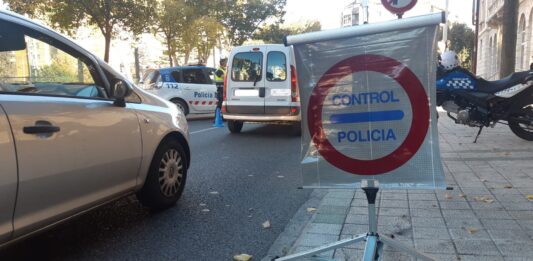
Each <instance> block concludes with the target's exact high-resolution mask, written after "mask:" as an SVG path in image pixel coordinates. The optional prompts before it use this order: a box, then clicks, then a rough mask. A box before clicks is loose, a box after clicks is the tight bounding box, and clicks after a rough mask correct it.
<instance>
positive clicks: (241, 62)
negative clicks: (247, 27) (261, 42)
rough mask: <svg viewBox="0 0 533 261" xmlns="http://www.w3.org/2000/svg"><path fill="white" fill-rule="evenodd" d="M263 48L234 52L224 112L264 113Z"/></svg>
mask: <svg viewBox="0 0 533 261" xmlns="http://www.w3.org/2000/svg"><path fill="white" fill-rule="evenodd" d="M264 49H265V48H264V47H250V50H249V51H245V50H243V51H241V52H236V53H235V54H234V55H233V57H232V60H231V64H230V65H229V68H228V69H229V72H228V73H229V75H228V88H227V90H226V104H227V106H226V110H227V112H228V113H230V114H258V115H261V114H264V113H265V77H264V76H263V73H262V72H263V69H262V67H263V64H264V61H263V59H264V55H263V51H264Z"/></svg>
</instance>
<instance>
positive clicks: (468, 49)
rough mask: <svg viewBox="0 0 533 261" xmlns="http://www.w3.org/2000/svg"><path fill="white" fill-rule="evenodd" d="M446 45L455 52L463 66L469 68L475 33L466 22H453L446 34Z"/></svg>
mask: <svg viewBox="0 0 533 261" xmlns="http://www.w3.org/2000/svg"><path fill="white" fill-rule="evenodd" d="M448 41H449V44H448V47H449V49H450V50H452V51H454V52H456V53H457V55H458V56H459V59H460V60H461V66H462V67H463V68H471V65H472V53H473V51H474V44H475V42H474V41H475V34H474V31H472V29H470V28H469V27H468V26H467V25H466V24H462V23H453V24H452V25H451V27H450V31H449V34H448Z"/></svg>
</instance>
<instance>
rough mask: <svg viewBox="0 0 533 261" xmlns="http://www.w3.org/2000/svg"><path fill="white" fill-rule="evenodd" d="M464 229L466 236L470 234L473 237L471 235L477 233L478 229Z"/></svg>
mask: <svg viewBox="0 0 533 261" xmlns="http://www.w3.org/2000/svg"><path fill="white" fill-rule="evenodd" d="M465 229H466V231H468V234H470V235H473V234H475V233H476V232H477V231H478V229H477V228H475V227H465Z"/></svg>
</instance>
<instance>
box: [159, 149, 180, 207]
mask: <svg viewBox="0 0 533 261" xmlns="http://www.w3.org/2000/svg"><path fill="white" fill-rule="evenodd" d="M183 168H184V166H183V159H182V157H181V155H180V153H179V152H178V151H177V150H175V149H169V150H167V151H166V152H165V154H164V155H163V157H162V158H161V161H160V163H159V185H160V189H161V193H163V195H165V196H166V197H172V196H174V195H175V194H176V193H178V191H179V189H180V186H181V182H182V180H183V170H184V169H183Z"/></svg>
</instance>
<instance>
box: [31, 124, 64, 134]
mask: <svg viewBox="0 0 533 261" xmlns="http://www.w3.org/2000/svg"><path fill="white" fill-rule="evenodd" d="M22 130H23V131H24V133H26V134H40V133H52V132H58V131H60V128H59V127H57V126H53V125H35V126H26V127H24V128H23V129H22Z"/></svg>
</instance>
